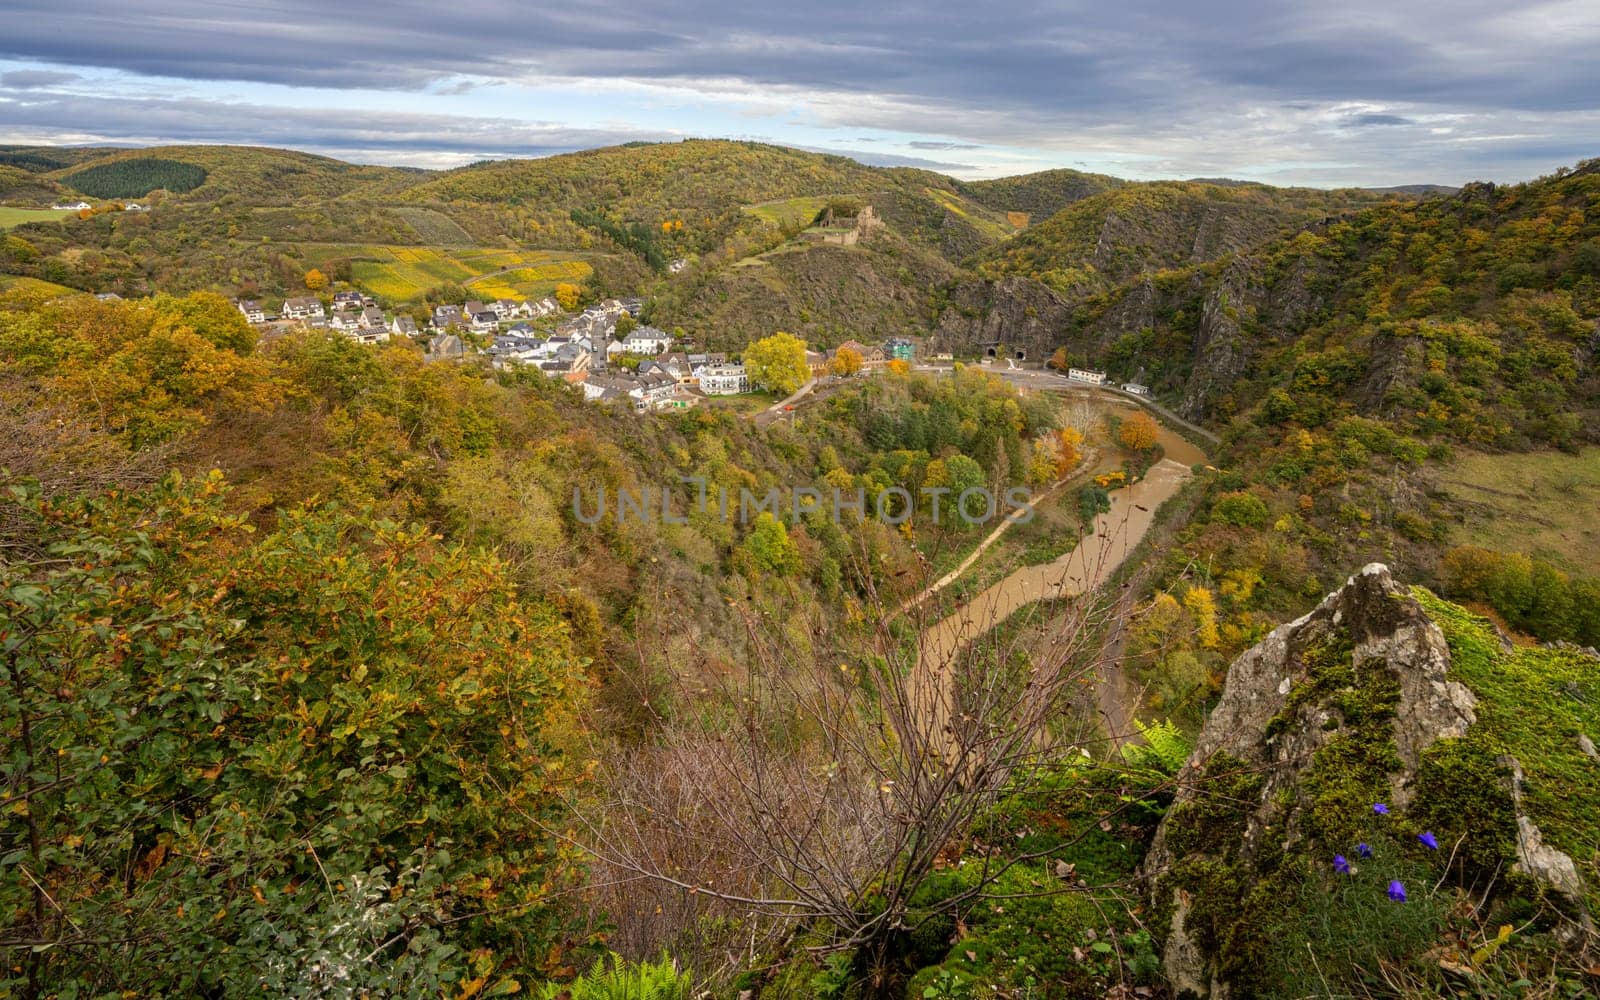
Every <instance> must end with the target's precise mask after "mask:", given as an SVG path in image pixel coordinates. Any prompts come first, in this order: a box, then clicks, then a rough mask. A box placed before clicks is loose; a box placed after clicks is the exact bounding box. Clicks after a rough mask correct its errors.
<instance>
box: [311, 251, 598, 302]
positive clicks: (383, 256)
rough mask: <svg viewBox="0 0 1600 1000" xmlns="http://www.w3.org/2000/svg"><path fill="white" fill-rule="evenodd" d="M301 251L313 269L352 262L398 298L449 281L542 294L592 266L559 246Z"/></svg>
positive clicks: (515, 294)
mask: <svg viewBox="0 0 1600 1000" xmlns="http://www.w3.org/2000/svg"><path fill="white" fill-rule="evenodd" d="M302 249H303V250H304V252H305V255H306V262H307V264H309V265H310V266H312V267H322V266H324V265H325V264H329V263H331V262H332V261H336V260H349V261H350V274H351V277H352V278H353V279H354V281H355V283H356V284H357V285H359V286H360V287H362V288H364V289H366V290H367V291H369V292H371V293H372V294H374V295H378V296H382V297H383V298H386V299H389V300H390V301H393V302H406V301H409V300H411V299H416V298H420V297H421V296H422V295H423V294H424V293H426V292H427V291H428V290H429V289H432V288H437V287H439V286H440V285H443V284H446V283H449V282H455V283H457V284H460V285H464V286H466V287H467V289H468V290H469V291H470V292H472V293H473V294H475V295H478V296H480V297H482V298H485V299H502V298H504V299H528V298H540V297H542V296H545V295H548V294H550V292H551V291H553V290H554V289H555V286H556V285H557V284H558V283H560V282H563V281H568V282H574V283H576V282H579V281H582V280H583V279H585V278H587V277H588V276H589V274H590V273H591V270H592V269H591V268H590V267H589V265H588V264H587V263H585V262H584V261H583V260H582V259H581V258H579V257H578V256H577V255H576V254H571V253H566V252H563V251H554V250H496V249H488V248H471V247H450V246H431V247H403V246H374V245H363V244H348V243H338V244H318V245H304V246H303V247H302Z"/></svg>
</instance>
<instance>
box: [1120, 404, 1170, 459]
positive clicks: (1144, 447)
mask: <svg viewBox="0 0 1600 1000" xmlns="http://www.w3.org/2000/svg"><path fill="white" fill-rule="evenodd" d="M1160 435H1161V425H1160V424H1158V423H1156V421H1155V418H1154V417H1152V416H1150V414H1148V413H1146V412H1144V411H1143V410H1140V411H1139V412H1138V413H1135V414H1134V415H1133V416H1131V417H1129V418H1127V419H1126V420H1124V421H1123V422H1122V427H1121V428H1119V429H1118V431H1117V440H1119V441H1121V442H1122V446H1123V447H1124V448H1128V449H1129V450H1131V451H1148V450H1149V449H1151V448H1154V447H1155V446H1156V441H1157V440H1158V439H1159V437H1160Z"/></svg>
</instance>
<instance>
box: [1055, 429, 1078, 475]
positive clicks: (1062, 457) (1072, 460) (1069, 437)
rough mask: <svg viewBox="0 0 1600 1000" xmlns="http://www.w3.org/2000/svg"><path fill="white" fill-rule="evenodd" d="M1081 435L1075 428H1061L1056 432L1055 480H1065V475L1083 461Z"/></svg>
mask: <svg viewBox="0 0 1600 1000" xmlns="http://www.w3.org/2000/svg"><path fill="white" fill-rule="evenodd" d="M1082 446H1083V433H1082V432H1081V431H1079V430H1078V429H1077V428H1076V427H1063V428H1061V429H1060V430H1059V431H1057V432H1056V469H1055V471H1056V478H1057V479H1062V478H1065V476H1066V475H1067V473H1069V472H1071V471H1072V470H1073V469H1075V468H1077V467H1078V463H1079V462H1081V461H1083V452H1082Z"/></svg>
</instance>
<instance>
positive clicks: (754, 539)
mask: <svg viewBox="0 0 1600 1000" xmlns="http://www.w3.org/2000/svg"><path fill="white" fill-rule="evenodd" d="M744 544H745V550H746V551H747V552H749V553H750V557H751V559H752V560H754V562H755V565H756V566H757V568H759V569H761V570H762V571H763V572H766V573H771V574H772V575H774V576H788V575H789V574H790V573H793V572H794V571H795V570H797V569H799V568H800V550H799V549H797V548H795V544H794V541H793V540H792V539H790V537H789V529H788V528H785V527H784V526H783V522H782V521H780V520H778V519H777V518H775V517H773V516H772V514H771V513H770V512H768V511H762V512H761V513H760V514H757V515H756V521H755V525H754V526H753V527H752V528H751V529H750V536H749V537H748V538H746V539H745V543H744Z"/></svg>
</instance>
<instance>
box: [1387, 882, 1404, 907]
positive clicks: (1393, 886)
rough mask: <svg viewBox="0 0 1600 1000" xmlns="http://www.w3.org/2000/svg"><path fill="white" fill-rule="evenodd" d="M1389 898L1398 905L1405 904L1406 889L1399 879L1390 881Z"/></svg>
mask: <svg viewBox="0 0 1600 1000" xmlns="http://www.w3.org/2000/svg"><path fill="white" fill-rule="evenodd" d="M1389 898H1390V899H1392V900H1394V901H1395V902H1396V903H1404V902H1405V901H1406V887H1405V886H1403V885H1401V884H1400V880H1399V879H1397V878H1395V879H1390V880H1389Z"/></svg>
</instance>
